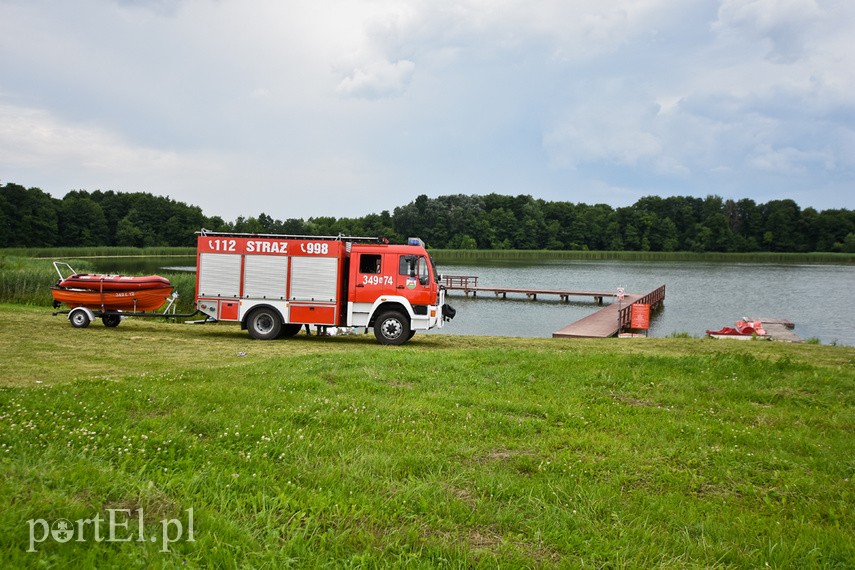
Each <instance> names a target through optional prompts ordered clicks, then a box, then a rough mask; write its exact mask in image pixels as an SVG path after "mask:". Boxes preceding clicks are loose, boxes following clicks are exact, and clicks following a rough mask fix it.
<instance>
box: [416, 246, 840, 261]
mask: <svg viewBox="0 0 855 570" xmlns="http://www.w3.org/2000/svg"><path fill="white" fill-rule="evenodd" d="M430 253H431V256H432V257H433V258H434V259H435V260H436V261H437V262H438V263H469V262H487V261H545V260H579V261H601V260H617V261H694V262H727V263H832V264H845V263H855V255H853V254H851V253H774V252H753V253H716V252H707V253H693V252H688V251H583V250H573V251H558V250H518V249H493V250H484V249H432V250H431V251H430Z"/></svg>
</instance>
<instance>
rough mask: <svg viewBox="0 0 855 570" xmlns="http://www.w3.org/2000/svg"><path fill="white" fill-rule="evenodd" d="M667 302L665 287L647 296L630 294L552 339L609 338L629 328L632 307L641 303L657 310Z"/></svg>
mask: <svg viewBox="0 0 855 570" xmlns="http://www.w3.org/2000/svg"><path fill="white" fill-rule="evenodd" d="M664 301H665V285H662V286H661V287H658V288H657V289H654V290H653V291H651V292H650V293H647V294H646V295H637V294H628V295H626V296H624V298H623V301H620V302H617V303H612V304H610V305H607V306H605V307H603V308H602V309H600V310H599V311H597V312H596V313H594V314H592V315H588V316H587V317H585V318H583V319H579V320H578V321H576V322H575V323H572V324H569V325H567V326H566V327H564V328H563V329H561V330H558V331H555V332H554V333H552V338H608V337H612V336H616V335H617V334H618V333H619V332H621V331H622V330H624V329H627V328H629V324H630V318H631V314H632V305H633V304H635V303H641V304H645V305H650V308H651V309H656V308H657V307H659V306H660V305H661V304H662V303H663V302H664Z"/></svg>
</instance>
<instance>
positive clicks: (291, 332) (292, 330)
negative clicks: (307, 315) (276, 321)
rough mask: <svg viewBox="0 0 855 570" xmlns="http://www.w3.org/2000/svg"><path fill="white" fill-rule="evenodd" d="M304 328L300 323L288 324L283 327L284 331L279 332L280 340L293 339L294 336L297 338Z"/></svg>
mask: <svg viewBox="0 0 855 570" xmlns="http://www.w3.org/2000/svg"><path fill="white" fill-rule="evenodd" d="M302 328H303V325H301V324H299V323H288V324H287V325H282V330H281V331H279V338H291V337H292V336H296V334H297V333H298V332H300V330H301V329H302Z"/></svg>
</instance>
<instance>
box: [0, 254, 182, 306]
mask: <svg viewBox="0 0 855 570" xmlns="http://www.w3.org/2000/svg"><path fill="white" fill-rule="evenodd" d="M6 251H8V250H6ZM191 254H192V253H191ZM59 257H62V256H58V255H52V256H50V259H37V258H22V257H0V303H17V304H21V305H31V306H37V307H50V306H52V304H53V297H52V296H51V293H50V288H51V287H52V286H53V285H54V284H56V282H57V281H58V279H59V275H58V274H57V272H56V270H55V269H54V268H53V265H52V263H51V259H57V258H59ZM62 260H63V261H65V262H67V263H69V264H70V265H71V266H72V267H73V268H74V269H75V270H76V271H77V272H79V273H87V272H92V267H91V265H90V264H89V262H88V261H87V259H85V258H73V259H72V258H67V257H62ZM160 274H161V275H162V276H163V277H166V278H167V279H169V281H170V282H171V283H172V285H173V287H175V289H176V290H177V291H178V293H179V297H178V302H177V305H176V311H177V312H179V313H191V312H193V310H194V309H193V297H194V294H195V291H196V275H195V273H187V272H161V273H160Z"/></svg>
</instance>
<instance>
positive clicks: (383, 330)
mask: <svg viewBox="0 0 855 570" xmlns="http://www.w3.org/2000/svg"><path fill="white" fill-rule="evenodd" d="M374 336H375V337H376V338H377V342H379V343H380V344H393V345H398V344H404V343H405V342H407V341H408V340H409V339H410V338H411V336H410V320H409V319H408V318H407V317H405V316H404V315H402V314H401V313H399V312H398V311H386V312H385V313H382V314H381V315H380V316H379V317H377V320H376V321H374Z"/></svg>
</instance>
